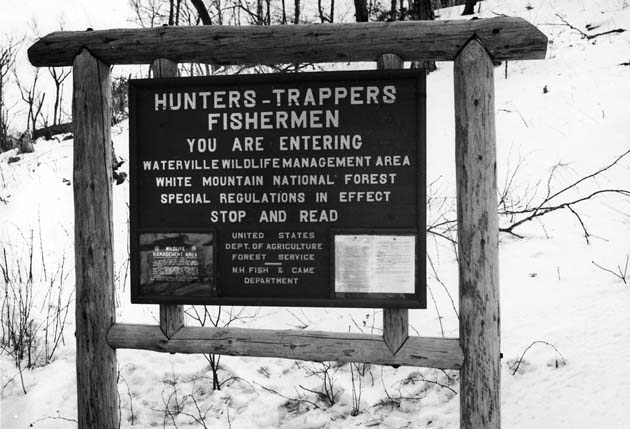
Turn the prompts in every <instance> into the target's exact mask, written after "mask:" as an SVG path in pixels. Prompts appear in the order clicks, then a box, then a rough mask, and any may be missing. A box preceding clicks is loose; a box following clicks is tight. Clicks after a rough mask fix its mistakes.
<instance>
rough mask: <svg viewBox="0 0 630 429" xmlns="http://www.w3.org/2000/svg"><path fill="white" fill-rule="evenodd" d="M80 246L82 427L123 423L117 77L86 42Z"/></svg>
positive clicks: (78, 163)
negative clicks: (116, 225) (117, 286)
mask: <svg viewBox="0 0 630 429" xmlns="http://www.w3.org/2000/svg"><path fill="white" fill-rule="evenodd" d="M73 81H74V82H73V85H74V93H73V98H72V122H73V127H74V173H73V188H74V225H75V226H74V231H75V233H74V234H75V235H74V248H75V270H76V314H75V317H76V341H77V351H76V359H77V362H76V366H77V401H78V404H77V405H78V426H79V428H85V429H88V428H97V427H98V428H106V429H114V428H118V427H119V425H118V423H119V422H118V390H117V384H116V383H117V369H118V368H117V362H116V350H115V349H113V348H111V347H110V346H109V344H108V343H107V340H106V337H107V331H108V330H109V328H110V327H111V326H112V325H113V324H114V322H115V318H116V313H115V309H114V304H115V301H114V269H113V264H114V256H113V251H112V230H113V228H112V143H111V80H110V72H109V66H108V65H106V64H104V63H102V62H101V61H99V60H98V59H96V58H94V57H93V56H92V55H91V54H90V52H89V51H88V50H86V49H84V50H82V51H81V52H80V53H79V54H78V55H77V56H76V57H75V59H74V65H73Z"/></svg>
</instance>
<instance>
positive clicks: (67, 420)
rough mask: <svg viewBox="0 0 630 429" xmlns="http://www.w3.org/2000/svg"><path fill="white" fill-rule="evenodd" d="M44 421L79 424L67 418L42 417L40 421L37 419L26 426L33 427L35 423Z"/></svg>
mask: <svg viewBox="0 0 630 429" xmlns="http://www.w3.org/2000/svg"><path fill="white" fill-rule="evenodd" d="M44 420H64V421H66V422H73V423H77V424H78V423H79V422H78V421H76V420H75V419H70V418H68V417H62V416H48V417H42V418H41V419H37V420H35V421H34V422H32V423H30V424H29V425H28V427H31V428H32V427H33V426H35V425H36V424H37V423H40V422H43V421H44Z"/></svg>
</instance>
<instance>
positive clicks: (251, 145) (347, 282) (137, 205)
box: [129, 70, 426, 308]
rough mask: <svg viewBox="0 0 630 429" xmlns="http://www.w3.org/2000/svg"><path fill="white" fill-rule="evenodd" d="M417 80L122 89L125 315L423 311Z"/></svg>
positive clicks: (364, 76)
mask: <svg viewBox="0 0 630 429" xmlns="http://www.w3.org/2000/svg"><path fill="white" fill-rule="evenodd" d="M425 99H426V90H425V75H424V73H423V72H422V71H416V70H406V71H401V70H380V71H366V72H341V73H338V72H337V73H300V74H290V75H289V74H282V75H280V74H278V75H249V76H229V77H228V76H224V77H203V78H172V79H146V80H132V81H130V93H129V103H130V184H131V187H130V193H131V195H130V213H131V246H130V248H131V284H132V286H131V294H132V302H134V303H173V304H226V305H274V306H341V307H384V306H386V307H406V308H425V307H426V291H425V284H424V283H425V282H424V278H425V256H424V255H425V228H426V227H425V216H426V215H425V185H426V179H425V175H426V166H425V165H426V156H425V146H426V143H425V139H426V137H425V134H426V131H425V129H426V125H425V123H426V119H425V117H426V111H425Z"/></svg>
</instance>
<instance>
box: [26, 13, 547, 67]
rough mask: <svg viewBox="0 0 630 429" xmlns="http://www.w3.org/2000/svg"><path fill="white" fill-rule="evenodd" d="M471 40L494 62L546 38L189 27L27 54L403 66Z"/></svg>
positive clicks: (103, 34) (96, 38) (524, 54)
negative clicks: (393, 58)
mask: <svg viewBox="0 0 630 429" xmlns="http://www.w3.org/2000/svg"><path fill="white" fill-rule="evenodd" d="M472 38H477V39H479V40H480V41H481V42H482V44H483V45H484V47H485V48H486V49H487V50H488V52H489V54H490V56H491V57H492V58H493V59H494V60H527V59H543V58H544V57H545V53H546V50H547V37H546V36H545V35H544V34H543V33H542V32H540V30H538V29H537V28H536V27H535V26H534V25H532V24H530V23H529V22H527V21H526V20H524V19H522V18H513V17H504V16H501V17H495V18H488V19H475V20H450V21H399V22H371V23H346V24H305V25H271V26H215V25H212V26H192V27H156V28H134V29H114V30H99V31H60V32H54V33H51V34H48V35H47V36H44V37H43V38H41V39H40V40H38V41H37V42H36V43H35V44H34V45H32V46H31V47H30V48H29V50H28V56H29V59H30V61H31V63H32V64H33V65H34V66H38V67H44V66H69V65H72V62H73V60H74V57H75V56H76V55H77V54H78V53H79V52H80V51H81V49H87V50H89V52H90V53H91V54H92V55H93V56H95V57H96V58H98V59H99V60H100V61H102V62H104V63H106V64H111V65H113V64H150V63H152V62H153V61H154V60H155V59H156V58H167V59H169V60H171V61H175V62H178V63H181V62H200V63H209V64H215V65H248V64H249V65H253V64H282V63H301V62H308V63H321V62H349V61H376V60H377V58H378V57H379V56H380V55H381V54H383V53H392V54H396V55H398V56H400V57H401V58H402V59H403V60H406V61H410V60H434V61H452V60H454V59H455V58H456V57H457V55H458V53H459V52H460V51H461V49H462V48H463V47H464V46H465V45H466V43H468V41H469V40H470V39H472Z"/></svg>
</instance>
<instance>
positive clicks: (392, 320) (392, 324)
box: [376, 54, 409, 354]
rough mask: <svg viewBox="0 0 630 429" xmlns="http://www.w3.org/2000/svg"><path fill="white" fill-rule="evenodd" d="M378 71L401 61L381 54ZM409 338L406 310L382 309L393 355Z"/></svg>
mask: <svg viewBox="0 0 630 429" xmlns="http://www.w3.org/2000/svg"><path fill="white" fill-rule="evenodd" d="M376 64H377V67H378V69H379V70H385V69H401V68H403V60H402V58H400V57H399V56H398V55H396V54H383V55H381V56H380V57H379V58H378V60H377V63H376ZM408 337H409V310H408V309H406V308H384V309H383V340H384V341H385V344H387V347H388V348H389V349H390V350H391V352H392V353H393V354H396V352H397V351H398V350H399V349H400V347H401V346H402V345H403V344H404V343H405V341H406V340H407V338H408Z"/></svg>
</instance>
